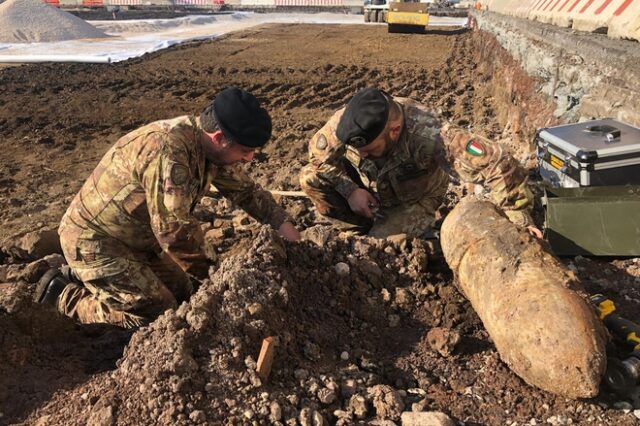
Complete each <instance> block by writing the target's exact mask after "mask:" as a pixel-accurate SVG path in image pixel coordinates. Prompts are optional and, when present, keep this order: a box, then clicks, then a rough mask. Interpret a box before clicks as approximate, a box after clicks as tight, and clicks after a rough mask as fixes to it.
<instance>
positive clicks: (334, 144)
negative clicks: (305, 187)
mask: <svg viewBox="0 0 640 426" xmlns="http://www.w3.org/2000/svg"><path fill="white" fill-rule="evenodd" d="M332 120H333V118H332ZM331 122H332V121H331V120H330V121H329V123H327V125H325V126H324V127H323V128H322V129H320V131H318V133H316V134H315V135H313V137H312V138H311V141H310V142H309V163H310V164H311V167H312V168H313V170H314V171H315V173H316V174H317V175H318V177H319V178H320V179H322V180H324V181H327V182H329V184H330V185H331V186H332V187H333V188H335V190H336V191H337V192H338V193H339V194H340V195H342V197H344V198H345V199H347V198H349V195H351V193H352V192H353V191H354V190H356V189H358V188H359V186H358V185H357V184H356V183H355V182H354V181H353V180H351V178H349V176H348V175H347V174H346V173H345V172H344V169H343V167H342V162H343V159H344V158H345V154H346V146H345V145H344V144H343V143H341V142H340V141H338V140H337V137H336V136H335V133H334V132H332V131H331V127H330V124H331Z"/></svg>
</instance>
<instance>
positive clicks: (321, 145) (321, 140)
mask: <svg viewBox="0 0 640 426" xmlns="http://www.w3.org/2000/svg"><path fill="white" fill-rule="evenodd" d="M326 147H327V138H326V137H325V136H324V135H320V136H319V137H318V140H317V141H316V148H317V149H320V150H322V149H325V148H326Z"/></svg>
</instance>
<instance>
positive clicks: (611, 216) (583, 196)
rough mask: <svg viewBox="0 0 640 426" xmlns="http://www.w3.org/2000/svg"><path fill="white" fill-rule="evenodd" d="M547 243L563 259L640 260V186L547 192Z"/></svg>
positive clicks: (550, 190)
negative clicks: (588, 257)
mask: <svg viewBox="0 0 640 426" xmlns="http://www.w3.org/2000/svg"><path fill="white" fill-rule="evenodd" d="M542 204H543V206H544V208H545V239H546V240H547V241H548V242H549V244H550V245H551V248H552V249H553V251H554V253H555V254H557V255H559V256H568V255H570V256H576V255H588V256H640V186H594V187H582V188H551V187H547V188H545V194H544V197H543V199H542Z"/></svg>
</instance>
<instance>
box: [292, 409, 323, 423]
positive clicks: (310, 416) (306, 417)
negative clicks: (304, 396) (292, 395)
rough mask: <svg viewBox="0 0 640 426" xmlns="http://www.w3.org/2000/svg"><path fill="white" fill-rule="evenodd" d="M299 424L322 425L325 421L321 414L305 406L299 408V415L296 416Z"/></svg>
mask: <svg viewBox="0 0 640 426" xmlns="http://www.w3.org/2000/svg"><path fill="white" fill-rule="evenodd" d="M298 420H299V421H300V425H301V426H324V424H325V421H324V417H322V414H320V413H319V412H317V411H316V410H313V409H311V408H309V407H305V408H303V409H302V410H300V416H299V417H298Z"/></svg>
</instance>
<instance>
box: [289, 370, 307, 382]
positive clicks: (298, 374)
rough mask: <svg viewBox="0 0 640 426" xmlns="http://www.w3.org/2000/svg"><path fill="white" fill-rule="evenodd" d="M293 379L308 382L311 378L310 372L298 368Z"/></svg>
mask: <svg viewBox="0 0 640 426" xmlns="http://www.w3.org/2000/svg"><path fill="white" fill-rule="evenodd" d="M293 377H295V378H296V379H297V380H306V379H307V377H309V372H308V371H307V370H305V369H302V368H298V369H297V370H295V371H294V372H293Z"/></svg>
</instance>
